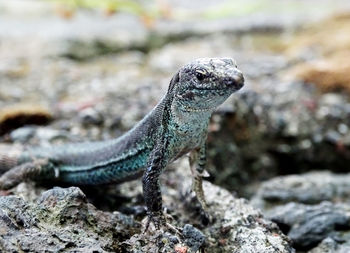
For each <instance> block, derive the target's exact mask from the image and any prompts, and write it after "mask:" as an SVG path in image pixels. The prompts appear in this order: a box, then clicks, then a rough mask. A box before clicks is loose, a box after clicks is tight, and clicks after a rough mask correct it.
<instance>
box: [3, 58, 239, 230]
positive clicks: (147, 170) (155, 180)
mask: <svg viewBox="0 0 350 253" xmlns="http://www.w3.org/2000/svg"><path fill="white" fill-rule="evenodd" d="M243 85H244V77H243V74H242V72H241V71H240V70H239V69H238V68H237V65H236V62H235V61H234V60H233V59H231V58H200V59H196V60H193V61H192V62H190V63H188V64H186V65H184V66H183V67H181V68H180V69H179V70H178V71H177V72H176V74H175V75H174V76H173V77H172V79H171V81H170V84H169V87H168V90H167V92H166V94H165V96H164V97H163V98H162V99H161V100H160V102H159V103H158V104H157V105H156V106H155V107H154V108H153V109H152V110H151V111H150V112H149V113H148V114H147V115H146V116H145V117H144V118H143V119H142V120H141V121H140V122H139V123H137V124H136V125H135V126H134V127H133V128H132V129H130V130H129V131H128V132H126V133H125V134H123V135H122V136H120V137H118V138H114V139H110V140H105V141H98V142H83V143H72V144H62V145H58V146H55V145H53V146H51V147H45V148H41V147H30V148H29V147H28V148H22V150H21V149H16V148H15V149H12V151H11V150H6V151H7V152H4V151H3V152H1V150H0V174H1V173H3V172H5V173H3V175H2V176H1V177H0V189H2V190H6V189H10V188H12V187H14V186H16V185H17V184H19V183H20V182H22V181H25V180H34V181H38V180H53V181H55V180H57V181H61V182H64V183H69V184H73V185H100V184H109V183H121V182H124V181H128V180H132V179H136V178H138V177H142V187H143V195H144V201H145V204H146V208H147V216H148V222H147V225H146V230H147V228H148V225H149V223H150V222H153V223H154V225H155V227H156V228H157V229H159V228H160V227H161V226H166V225H167V223H166V219H165V216H164V214H163V206H162V195H161V190H160V182H159V176H160V174H161V173H162V171H163V170H164V169H165V167H166V166H167V165H168V164H169V163H171V162H173V161H174V160H176V159H177V158H179V157H181V156H183V155H185V154H186V153H189V152H190V168H191V172H192V182H193V184H192V188H193V190H194V192H195V193H196V197H197V200H198V201H199V203H200V205H201V207H202V209H203V211H204V213H206V212H208V206H207V204H206V201H205V197H204V193H203V187H202V177H203V176H204V174H205V172H206V171H205V169H204V168H205V165H206V139H207V133H208V125H209V120H210V117H211V115H212V113H213V112H214V110H215V109H216V108H217V107H218V106H219V105H221V104H222V103H223V102H224V101H225V100H226V99H227V98H228V97H229V96H230V95H231V94H232V93H234V92H235V91H237V90H239V89H241V88H242V87H243ZM10 151H11V152H10Z"/></svg>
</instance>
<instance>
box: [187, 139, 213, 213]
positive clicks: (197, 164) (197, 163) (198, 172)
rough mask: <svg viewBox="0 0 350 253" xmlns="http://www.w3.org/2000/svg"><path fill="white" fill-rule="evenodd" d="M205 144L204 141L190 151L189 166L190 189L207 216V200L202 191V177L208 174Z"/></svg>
mask: <svg viewBox="0 0 350 253" xmlns="http://www.w3.org/2000/svg"><path fill="white" fill-rule="evenodd" d="M206 161H207V159H206V145H205V143H204V144H202V145H201V147H200V148H199V150H198V149H195V150H192V151H191V153H190V167H191V173H192V190H193V191H194V192H195V193H196V197H197V200H198V202H199V203H200V205H201V207H202V209H203V211H204V213H205V216H206V217H207V218H209V215H208V213H209V208H208V205H207V202H206V201H205V196H204V192H203V180H202V178H203V177H206V176H208V172H206V170H205V165H206Z"/></svg>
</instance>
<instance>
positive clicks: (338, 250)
mask: <svg viewBox="0 0 350 253" xmlns="http://www.w3.org/2000/svg"><path fill="white" fill-rule="evenodd" d="M348 252H350V243H349V242H347V243H342V242H337V241H336V240H334V239H332V238H330V237H327V238H326V239H324V240H323V241H322V242H321V243H320V244H319V245H318V246H317V247H315V248H313V249H312V250H310V251H308V253H348Z"/></svg>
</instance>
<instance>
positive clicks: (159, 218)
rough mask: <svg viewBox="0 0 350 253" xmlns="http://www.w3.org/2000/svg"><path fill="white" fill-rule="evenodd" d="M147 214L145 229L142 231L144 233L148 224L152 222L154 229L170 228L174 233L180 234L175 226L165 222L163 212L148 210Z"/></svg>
mask: <svg viewBox="0 0 350 253" xmlns="http://www.w3.org/2000/svg"><path fill="white" fill-rule="evenodd" d="M147 216H148V218H147V222H146V226H145V230H144V231H143V232H144V233H146V232H147V230H148V229H149V226H150V224H151V223H153V224H154V226H155V228H156V230H170V231H172V232H174V233H176V234H179V235H181V232H180V231H179V230H178V229H177V228H176V227H175V226H173V225H171V224H170V223H168V222H166V218H165V216H164V214H163V212H148V213H147Z"/></svg>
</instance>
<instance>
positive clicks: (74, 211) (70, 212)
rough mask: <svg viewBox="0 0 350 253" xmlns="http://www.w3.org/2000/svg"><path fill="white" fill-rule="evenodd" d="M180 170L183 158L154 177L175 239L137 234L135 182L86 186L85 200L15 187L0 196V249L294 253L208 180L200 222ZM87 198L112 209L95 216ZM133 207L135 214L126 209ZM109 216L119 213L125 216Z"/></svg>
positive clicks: (65, 192) (59, 191) (78, 194)
mask: <svg viewBox="0 0 350 253" xmlns="http://www.w3.org/2000/svg"><path fill="white" fill-rule="evenodd" d="M187 166H188V163H187V160H185V159H182V160H181V161H180V162H179V163H176V164H174V165H173V166H172V167H171V168H170V169H169V170H168V171H167V172H166V174H165V173H164V174H163V175H162V179H161V181H162V182H163V186H164V189H163V201H164V207H166V210H167V211H166V213H167V216H168V222H169V223H170V224H171V225H173V226H175V227H176V228H178V229H179V230H180V231H181V233H182V235H179V234H176V233H174V232H172V231H162V230H159V231H157V230H155V229H154V227H153V224H151V227H150V228H149V231H148V232H147V233H143V230H144V227H143V226H144V225H145V223H146V220H147V218H146V217H145V212H144V208H141V207H140V206H139V205H140V203H142V204H143V201H142V197H141V196H142V195H140V194H141V193H142V187H141V183H140V182H137V181H134V182H127V183H125V184H122V185H119V186H118V188H119V189H120V190H117V189H118V188H115V187H103V186H100V187H99V188H98V190H96V188H95V189H94V188H93V187H86V189H88V188H89V189H90V190H88V191H86V192H87V195H85V194H84V193H83V192H82V191H81V190H80V189H79V188H77V187H69V188H60V187H54V188H52V189H49V190H47V191H44V189H43V188H39V187H34V184H28V183H21V184H20V185H18V186H17V187H15V188H13V189H11V190H10V191H6V192H0V193H1V194H2V195H7V196H2V197H0V228H4V229H0V233H1V236H0V251H4V252H13V251H29V252H36V251H41V250H42V249H46V250H47V251H49V252H57V251H63V252H71V251H86V250H88V249H93V250H95V251H96V252H120V251H122V252H159V251H161V252H174V251H176V252H187V253H191V252H196V251H198V250H199V249H203V250H204V251H207V252H237V253H243V252H267V253H269V252H271V253H275V252H283V253H287V252H288V253H289V252H294V250H293V248H292V247H291V246H290V242H289V240H288V238H287V237H286V236H285V235H283V234H282V233H281V231H280V230H279V229H278V227H277V226H276V225H275V224H274V223H272V222H270V221H268V220H266V219H264V218H263V216H262V214H261V213H260V212H259V211H257V210H256V209H254V208H253V207H252V206H251V205H249V204H248V202H247V201H246V200H244V199H237V198H235V197H234V196H232V194H231V193H229V192H228V191H227V190H224V189H222V188H220V187H218V186H215V185H213V184H211V183H209V182H204V191H205V195H206V199H207V202H208V205H209V214H210V216H212V217H213V219H212V222H211V223H209V224H207V223H206V224H205V223H203V214H202V212H201V209H200V208H199V204H198V202H197V201H196V200H195V198H194V197H193V194H192V193H189V190H190V189H191V180H190V178H191V177H190V170H189V169H188V168H187ZM175 167H176V169H174V168H175ZM98 191H100V193H101V195H98V193H97V192H98ZM118 192H119V195H120V194H123V195H124V199H122V197H120V196H119V201H115V202H111V201H110V200H109V199H110V198H111V197H112V198H115V197H116V196H117V195H118V194H117V193H118ZM124 192H125V194H124ZM10 194H14V195H10ZM19 196H21V197H19ZM35 196H36V197H35ZM88 199H93V200H94V201H95V202H96V203H108V202H110V203H111V205H110V206H108V205H103V206H102V207H103V208H104V209H105V210H111V211H100V210H98V209H97V208H96V207H94V206H93V205H92V204H90V203H89V202H88ZM132 206H135V208H136V209H140V210H141V209H142V210H141V211H136V212H135V211H130V210H131V209H132V208H130V207H132ZM112 210H113V211H114V210H124V211H125V210H126V213H128V214H126V213H121V212H120V211H114V212H112ZM141 219H142V221H141V223H140V220H141ZM181 228H183V229H181ZM38 236H39V237H40V238H39V239H35V238H36V237H38ZM1 247H2V248H1Z"/></svg>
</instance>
